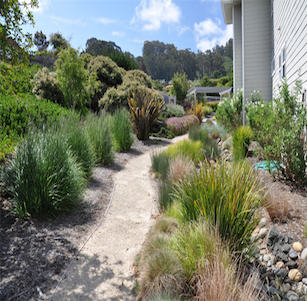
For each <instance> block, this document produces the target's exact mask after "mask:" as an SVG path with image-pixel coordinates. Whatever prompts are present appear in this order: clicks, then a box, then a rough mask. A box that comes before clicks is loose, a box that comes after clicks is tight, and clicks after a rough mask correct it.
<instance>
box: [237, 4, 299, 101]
mask: <svg viewBox="0 0 307 301" xmlns="http://www.w3.org/2000/svg"><path fill="white" fill-rule="evenodd" d="M242 1H243V2H244V3H243V4H242V10H243V12H242V13H243V26H244V28H243V34H244V37H243V55H244V59H243V60H244V72H243V74H244V75H243V76H244V79H243V81H244V84H243V86H244V96H245V98H248V97H249V96H250V94H251V93H252V92H253V91H255V90H258V91H260V92H261V93H262V95H263V98H264V99H265V100H271V99H272V75H271V61H272V47H273V43H272V16H271V1H270V0H257V1H255V0H242ZM303 1H304V0H303Z"/></svg>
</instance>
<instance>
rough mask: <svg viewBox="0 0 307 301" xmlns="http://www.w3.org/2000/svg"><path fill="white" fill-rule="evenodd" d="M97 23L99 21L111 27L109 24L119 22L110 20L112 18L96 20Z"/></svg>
mask: <svg viewBox="0 0 307 301" xmlns="http://www.w3.org/2000/svg"><path fill="white" fill-rule="evenodd" d="M96 21H97V22H98V23H101V24H103V25H109V24H114V23H117V20H115V19H110V18H98V19H96Z"/></svg>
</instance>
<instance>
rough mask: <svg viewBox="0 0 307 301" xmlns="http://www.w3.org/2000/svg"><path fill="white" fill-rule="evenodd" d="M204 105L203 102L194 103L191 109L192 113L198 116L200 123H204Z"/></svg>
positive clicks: (190, 112)
mask: <svg viewBox="0 0 307 301" xmlns="http://www.w3.org/2000/svg"><path fill="white" fill-rule="evenodd" d="M204 112H205V111H204V107H203V105H202V104H201V103H199V104H197V105H194V106H193V107H192V108H191V110H190V111H189V114H190V115H194V116H196V117H197V118H198V120H199V123H202V121H203V118H204Z"/></svg>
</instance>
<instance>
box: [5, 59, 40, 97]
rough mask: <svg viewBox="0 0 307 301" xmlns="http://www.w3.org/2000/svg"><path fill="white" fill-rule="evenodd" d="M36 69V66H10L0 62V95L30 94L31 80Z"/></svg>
mask: <svg viewBox="0 0 307 301" xmlns="http://www.w3.org/2000/svg"><path fill="white" fill-rule="evenodd" d="M38 69H39V67H38V66H37V65H28V64H19V65H10V64H7V63H5V62H2V61H0V83H1V85H0V94H2V95H16V94H23V93H31V91H32V88H33V83H32V79H33V77H34V75H35V73H36V72H37V70H38Z"/></svg>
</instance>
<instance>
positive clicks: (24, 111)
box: [0, 94, 77, 160]
mask: <svg viewBox="0 0 307 301" xmlns="http://www.w3.org/2000/svg"><path fill="white" fill-rule="evenodd" d="M68 116H75V117H77V114H76V113H74V112H73V111H70V110H67V109H64V108H62V107H61V106H59V105H57V104H54V103H52V102H49V101H45V100H38V99H37V98H36V97H35V96H33V95H29V94H23V95H19V96H16V97H15V96H4V95H0V160H4V159H5V158H6V157H7V155H8V154H10V153H11V152H12V151H13V147H14V145H16V143H17V142H18V141H19V140H20V137H23V136H24V135H25V134H26V132H27V130H28V129H29V127H31V126H34V127H41V126H43V125H46V124H54V123H58V122H60V121H61V120H62V119H65V118H66V117H68Z"/></svg>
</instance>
